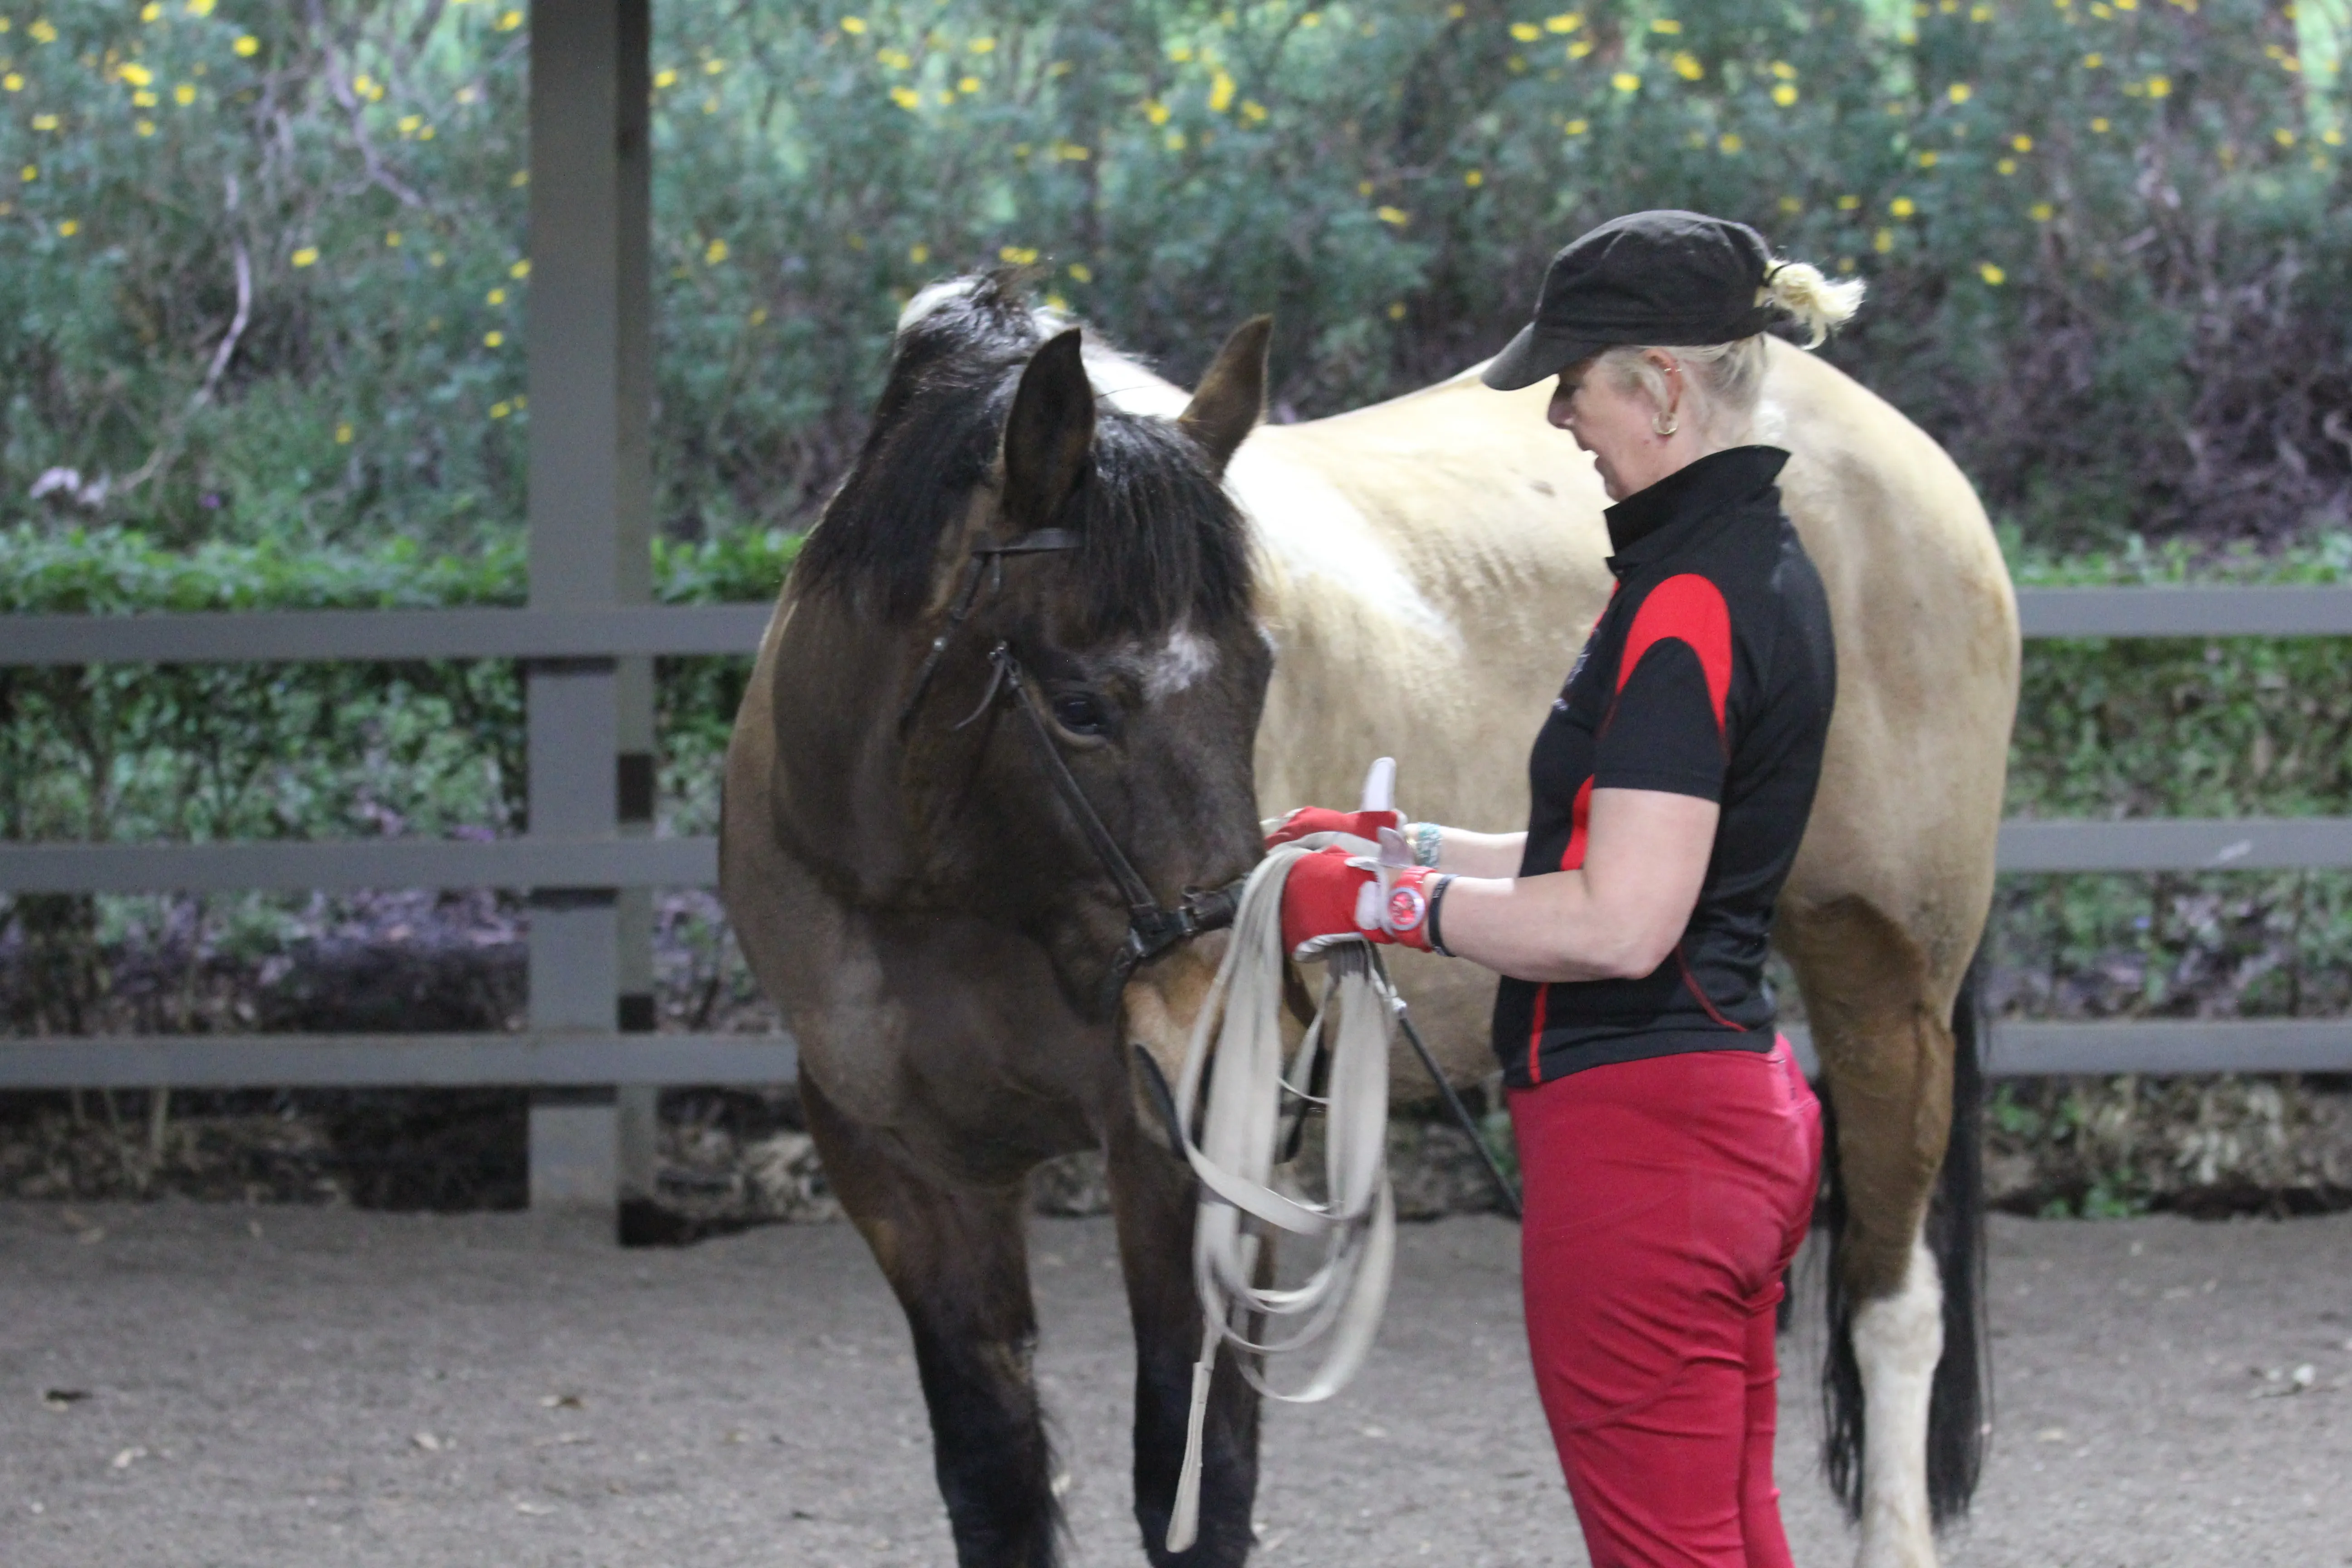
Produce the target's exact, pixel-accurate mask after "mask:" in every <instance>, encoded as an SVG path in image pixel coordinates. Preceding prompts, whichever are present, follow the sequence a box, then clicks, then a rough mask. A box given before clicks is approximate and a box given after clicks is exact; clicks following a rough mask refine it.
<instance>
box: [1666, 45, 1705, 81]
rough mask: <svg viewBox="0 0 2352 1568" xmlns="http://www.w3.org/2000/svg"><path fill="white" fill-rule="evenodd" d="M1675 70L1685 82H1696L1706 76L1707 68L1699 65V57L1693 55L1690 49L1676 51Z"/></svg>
mask: <svg viewBox="0 0 2352 1568" xmlns="http://www.w3.org/2000/svg"><path fill="white" fill-rule="evenodd" d="M1674 68H1675V75H1676V76H1678V77H1680V78H1682V79H1684V80H1685V81H1696V80H1697V79H1699V78H1701V77H1703V76H1705V75H1706V67H1705V66H1703V65H1701V64H1699V63H1698V57H1697V56H1696V55H1695V54H1692V53H1691V52H1690V51H1689V50H1688V49H1676V50H1675V56H1674Z"/></svg>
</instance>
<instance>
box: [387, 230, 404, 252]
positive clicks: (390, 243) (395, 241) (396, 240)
mask: <svg viewBox="0 0 2352 1568" xmlns="http://www.w3.org/2000/svg"><path fill="white" fill-rule="evenodd" d="M383 243H384V244H385V245H386V246H387V247H390V248H392V249H394V250H398V249H399V248H400V230H398V229H396V228H388V229H385V230H384V231H383Z"/></svg>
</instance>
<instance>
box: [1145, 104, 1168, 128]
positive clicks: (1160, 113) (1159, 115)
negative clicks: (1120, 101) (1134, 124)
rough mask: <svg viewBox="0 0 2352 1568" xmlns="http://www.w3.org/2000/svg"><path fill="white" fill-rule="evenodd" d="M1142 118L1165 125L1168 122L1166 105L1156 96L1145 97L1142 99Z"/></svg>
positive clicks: (1155, 123)
mask: <svg viewBox="0 0 2352 1568" xmlns="http://www.w3.org/2000/svg"><path fill="white" fill-rule="evenodd" d="M1143 118H1144V119H1146V120H1149V121H1151V123H1152V124H1154V125H1165V124H1167V123H1168V106H1167V105H1166V104H1164V103H1162V102H1160V100H1158V99H1156V98H1147V99H1145V100H1143Z"/></svg>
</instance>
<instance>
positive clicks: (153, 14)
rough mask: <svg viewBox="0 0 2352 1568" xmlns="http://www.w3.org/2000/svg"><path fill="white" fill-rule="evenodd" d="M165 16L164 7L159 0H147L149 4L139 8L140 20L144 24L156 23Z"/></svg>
mask: <svg viewBox="0 0 2352 1568" xmlns="http://www.w3.org/2000/svg"><path fill="white" fill-rule="evenodd" d="M162 15H163V5H161V4H160V3H159V0H147V4H145V5H142V6H140V7H139V19H140V20H141V21H142V22H152V21H154V20H155V19H156V18H157V17H159V16H162Z"/></svg>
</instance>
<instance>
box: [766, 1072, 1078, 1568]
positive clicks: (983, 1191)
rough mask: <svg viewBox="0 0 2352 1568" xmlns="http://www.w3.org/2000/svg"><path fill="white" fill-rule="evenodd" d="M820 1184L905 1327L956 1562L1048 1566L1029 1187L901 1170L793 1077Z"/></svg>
mask: <svg viewBox="0 0 2352 1568" xmlns="http://www.w3.org/2000/svg"><path fill="white" fill-rule="evenodd" d="M801 1103H802V1106H803V1110H805V1112H806V1114H807V1116H808V1124H809V1131H810V1132H811V1134H813V1135H814V1137H815V1139H816V1145H817V1151H818V1152H819V1153H821V1154H822V1155H823V1156H824V1173H825V1179H826V1181H827V1182H829V1183H830V1184H832V1187H833V1190H834V1192H835V1194H836V1195H838V1196H839V1198H840V1199H841V1205H842V1207H843V1208H845V1209H846V1210H847V1211H848V1213H849V1217H850V1218H851V1219H852V1220H854V1221H856V1225H857V1228H858V1230H859V1231H860V1232H861V1233H863V1234H864V1236H865V1237H866V1245H867V1246H868V1247H871V1248H873V1251H874V1258H875V1260H876V1261H877V1262H878V1263H879V1264H881V1266H882V1272H883V1274H884V1275H885V1276H886V1277H887V1279H889V1281H890V1288H891V1289H893V1290H895V1291H897V1292H898V1303H899V1305H900V1306H902V1307H903V1308H905V1309H906V1312H907V1325H908V1328H909V1329H910V1330H912V1331H913V1333H914V1341H915V1367H916V1370H917V1372H918V1373H919V1375H920V1376H921V1379H922V1384H923V1400H924V1403H925V1404H926V1405H929V1407H930V1415H931V1454H932V1464H933V1467H934V1468H935V1469H936V1470H937V1472H938V1475H939V1482H940V1495H941V1496H942V1497H944V1498H945V1499H946V1500H947V1506H948V1521H949V1525H950V1529H951V1530H952V1531H954V1534H955V1544H956V1561H957V1562H958V1563H960V1564H961V1568H1053V1565H1054V1564H1055V1563H1056V1562H1057V1561H1058V1560H1059V1552H1058V1539H1057V1531H1058V1529H1059V1526H1060V1522H1061V1521H1060V1514H1059V1510H1058V1509H1057V1508H1056V1506H1055V1500H1054V1493H1053V1484H1052V1474H1053V1463H1052V1456H1051V1454H1050V1452H1049V1451H1048V1448H1047V1446H1046V1440H1045V1419H1044V1415H1043V1413H1042V1411H1041V1410H1040V1408H1039V1406H1038V1402H1037V1389H1036V1384H1035V1383H1034V1380H1033V1378H1032V1376H1031V1373H1030V1361H1031V1356H1032V1353H1033V1352H1034V1349H1035V1346H1036V1342H1037V1315H1036V1311H1035V1309H1034V1306H1033V1305H1032V1304H1031V1301H1030V1297H1029V1258H1028V1242H1027V1211H1028V1202H1027V1200H1028V1191H1027V1188H1026V1185H1025V1184H1022V1183H1014V1184H1013V1185H1012V1186H1010V1187H1006V1188H995V1189H988V1188H961V1187H950V1186H947V1185H944V1184H939V1183H936V1182H933V1181H931V1180H929V1178H927V1177H925V1176H922V1175H919V1174H918V1173H915V1172H913V1171H911V1170H909V1169H908V1168H907V1166H906V1165H905V1164H904V1163H901V1162H899V1161H898V1160H897V1159H895V1158H893V1157H892V1155H891V1154H890V1152H888V1151H887V1150H886V1149H885V1148H883V1147H882V1146H881V1144H880V1143H879V1142H877V1141H876V1140H875V1139H874V1138H872V1137H871V1136H869V1135H868V1134H867V1133H866V1131H865V1130H864V1129H862V1128H860V1127H858V1126H857V1125H856V1123H854V1122H852V1121H849V1120H848V1119H847V1118H845V1116H843V1115H842V1114H841V1112H840V1111H839V1110H836V1109H835V1107H834V1105H833V1104H832V1102H831V1101H830V1100H826V1099H825V1097H824V1091H823V1090H822V1089H819V1088H818V1087H817V1086H816V1084H815V1082H814V1080H813V1079H810V1078H809V1077H808V1075H807V1074H805V1073H803V1075H802V1077H801Z"/></svg>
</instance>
